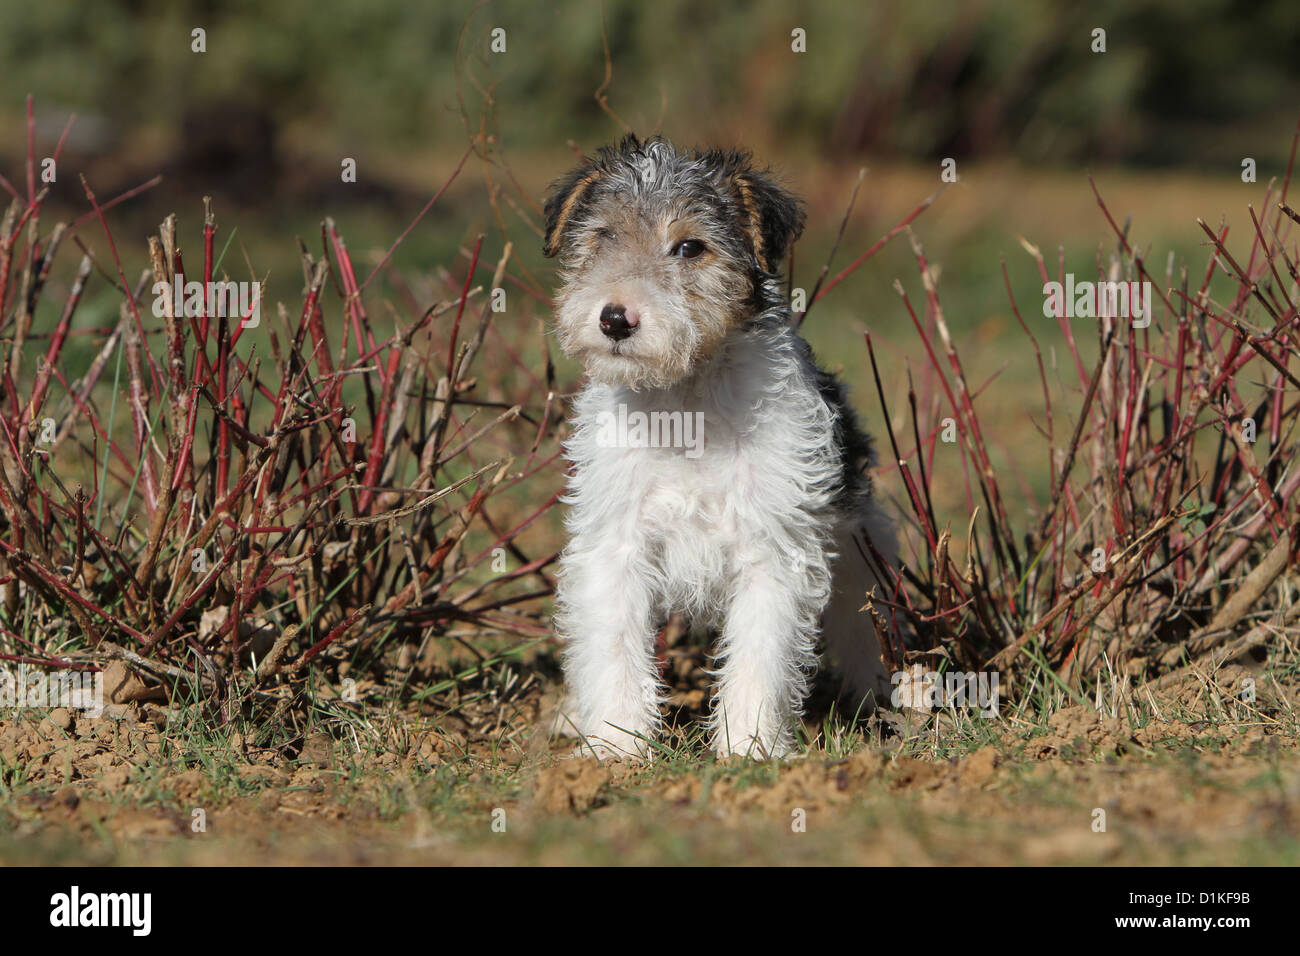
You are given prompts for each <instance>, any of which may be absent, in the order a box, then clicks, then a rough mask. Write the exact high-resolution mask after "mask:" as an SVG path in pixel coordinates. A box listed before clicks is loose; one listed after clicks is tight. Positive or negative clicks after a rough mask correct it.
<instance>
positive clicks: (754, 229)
mask: <svg viewBox="0 0 1300 956" xmlns="http://www.w3.org/2000/svg"><path fill="white" fill-rule="evenodd" d="M736 188H737V189H738V190H739V191H740V205H741V207H742V208H743V209H744V210H745V219H746V220H747V223H748V226H749V241H750V242H752V243H753V244H754V257H755V258H757V259H758V264H759V265H760V266H761V267H762V268H763V271H764V272H771V271H772V270H771V269H770V268H768V262H767V250H765V249H764V248H763V223H762V221H761V220H760V219H759V218H758V208H757V207H756V206H755V205H754V197H753V195H752V194H751V192H750V188H751V187H750V185H749V181H748V180H746V179H745V177H744V176H737V177H736Z"/></svg>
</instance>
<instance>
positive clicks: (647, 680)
mask: <svg viewBox="0 0 1300 956" xmlns="http://www.w3.org/2000/svg"><path fill="white" fill-rule="evenodd" d="M642 556H643V552H642V551H641V549H639V548H637V547H635V546H633V544H632V543H631V542H628V541H626V540H620V541H619V542H617V543H613V542H611V543H610V544H609V545H608V546H603V545H598V546H596V547H592V548H587V549H582V548H581V545H580V544H578V543H577V542H575V543H574V544H571V545H570V549H569V550H568V551H566V552H565V554H564V555H563V557H562V558H561V561H560V573H559V581H558V588H557V613H556V621H555V623H556V627H557V630H558V632H559V634H560V636H561V638H562V639H563V640H564V642H565V649H564V676H565V680H566V681H567V683H568V687H569V691H568V693H569V696H568V701H569V703H568V704H567V705H566V710H567V713H565V714H564V715H563V716H562V719H566V720H569V721H571V722H572V725H573V727H574V728H575V729H576V730H577V731H578V733H579V734H581V735H582V737H583V739H584V743H583V749H584V750H588V751H589V752H593V753H595V754H596V756H598V757H601V758H602V759H603V758H606V757H628V756H631V757H644V756H646V755H647V753H648V752H649V744H648V739H649V738H651V737H653V735H654V734H655V732H656V731H657V730H658V728H659V723H660V714H659V698H660V688H659V678H658V671H657V669H656V668H655V661H654V637H655V629H654V623H653V615H652V608H653V595H652V593H651V590H650V585H649V579H650V575H648V574H647V573H646V569H645V568H644V567H642V566H641V561H642V559H643V558H642Z"/></svg>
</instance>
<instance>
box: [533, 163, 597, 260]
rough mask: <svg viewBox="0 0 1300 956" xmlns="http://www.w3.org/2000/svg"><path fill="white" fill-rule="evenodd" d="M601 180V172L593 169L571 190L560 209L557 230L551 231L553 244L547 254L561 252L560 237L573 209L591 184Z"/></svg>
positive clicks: (556, 224)
mask: <svg viewBox="0 0 1300 956" xmlns="http://www.w3.org/2000/svg"><path fill="white" fill-rule="evenodd" d="M599 178H600V170H599V169H593V170H592V171H591V172H589V173H587V175H585V176H583V177H582V178H581V179H579V180H578V181H577V182H576V183H574V184H573V188H572V189H570V190H569V195H568V196H566V197H565V199H564V205H563V206H561V207H560V214H559V215H558V216H556V217H555V228H554V229H552V230H551V243H550V245H548V246H547V247H546V254H547V255H549V256H553V255H555V254H556V253H557V252H559V250H560V237H561V236H563V235H564V227H565V226H567V225H568V224H569V217H570V216H571V215H572V214H573V207H574V206H576V205H577V204H578V200H580V199H581V198H582V195H583V193H585V192H586V191H587V190H588V189H590V188H591V184H592V183H594V182H595V181H596V180H597V179H599Z"/></svg>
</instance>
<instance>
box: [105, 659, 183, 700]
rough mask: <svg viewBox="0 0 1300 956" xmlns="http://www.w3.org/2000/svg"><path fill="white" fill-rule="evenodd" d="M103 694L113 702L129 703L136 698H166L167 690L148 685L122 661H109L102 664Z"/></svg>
mask: <svg viewBox="0 0 1300 956" xmlns="http://www.w3.org/2000/svg"><path fill="white" fill-rule="evenodd" d="M103 674H104V695H105V696H106V697H107V698H108V700H109V702H110V703H113V704H129V703H131V702H132V701H138V700H166V699H167V691H166V690H165V689H163V688H162V687H150V686H149V685H148V684H146V683H145V682H144V681H143V680H141V679H140V678H139V676H137V675H136V674H135V673H134V672H133V671H132V670H131V669H130V668H129V667H127V666H126V664H124V663H123V662H122V661H109V662H108V663H107V664H106V665H104V671H103Z"/></svg>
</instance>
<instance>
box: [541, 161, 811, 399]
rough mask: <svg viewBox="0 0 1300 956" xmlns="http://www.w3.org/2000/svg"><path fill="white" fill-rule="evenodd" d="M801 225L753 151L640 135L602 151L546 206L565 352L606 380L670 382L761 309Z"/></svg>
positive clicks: (793, 204) (636, 384)
mask: <svg viewBox="0 0 1300 956" xmlns="http://www.w3.org/2000/svg"><path fill="white" fill-rule="evenodd" d="M802 228H803V211H802V209H801V208H800V204H799V202H798V200H796V199H795V198H794V197H793V196H791V195H789V194H788V193H786V192H785V191H784V190H782V189H781V188H780V187H779V186H777V185H776V184H775V183H773V182H772V181H771V179H769V178H768V177H767V176H766V175H765V174H763V173H761V172H759V171H757V170H755V169H754V168H753V167H752V165H751V163H750V159H749V156H748V155H747V154H744V153H740V152H736V151H729V152H723V151H719V150H710V151H708V152H705V153H691V154H684V153H678V152H677V151H676V150H675V149H674V148H673V147H672V145H671V144H669V143H667V142H664V141H662V140H651V141H648V142H642V141H640V140H638V139H636V138H635V137H632V136H629V137H627V138H626V139H624V140H623V142H622V143H621V144H619V146H617V147H607V148H605V149H602V150H600V152H599V154H598V155H597V157H596V159H595V160H594V161H591V162H589V163H587V164H585V165H583V166H580V167H579V168H578V169H575V170H574V171H573V172H571V173H570V174H569V175H568V176H567V177H565V178H564V179H563V180H561V181H560V182H558V183H557V184H556V185H555V186H554V187H553V189H552V192H551V195H550V197H549V198H548V199H547V202H546V250H545V251H546V254H547V255H550V256H554V255H558V256H559V257H560V262H561V266H562V272H561V278H562V282H563V285H562V287H561V289H560V291H559V294H558V296H557V299H556V325H557V331H558V335H559V340H560V346H561V348H563V349H564V352H565V354H566V355H570V356H574V357H578V358H580V359H581V360H582V361H583V363H584V365H585V366H586V369H587V373H588V374H589V375H590V376H591V377H592V378H593V379H595V380H597V381H601V382H606V383H609V384H618V385H628V386H631V387H633V388H643V387H652V388H662V387H666V386H669V385H672V384H674V383H675V382H678V381H680V380H681V379H682V378H684V377H686V376H688V375H689V374H690V373H691V372H692V371H693V370H694V369H695V368H696V367H697V365H698V364H699V363H700V362H701V361H704V360H706V359H707V358H708V357H709V356H711V355H712V354H713V353H714V352H715V351H716V350H717V348H718V346H719V345H720V344H721V343H722V341H723V340H724V339H725V338H726V336H727V334H728V333H729V332H730V331H731V330H732V329H734V328H735V327H736V326H738V325H739V324H740V323H743V322H744V321H745V320H746V319H747V318H749V317H750V316H752V315H754V314H755V312H756V311H758V310H759V309H761V308H762V307H764V305H765V303H764V298H763V296H764V290H763V282H764V280H770V279H771V278H772V277H773V275H775V273H776V272H778V271H779V269H780V265H781V261H782V260H783V258H784V256H785V253H786V250H787V249H788V248H789V246H790V243H792V242H793V241H794V240H795V239H796V238H798V235H799V233H800V231H801V230H802Z"/></svg>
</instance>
